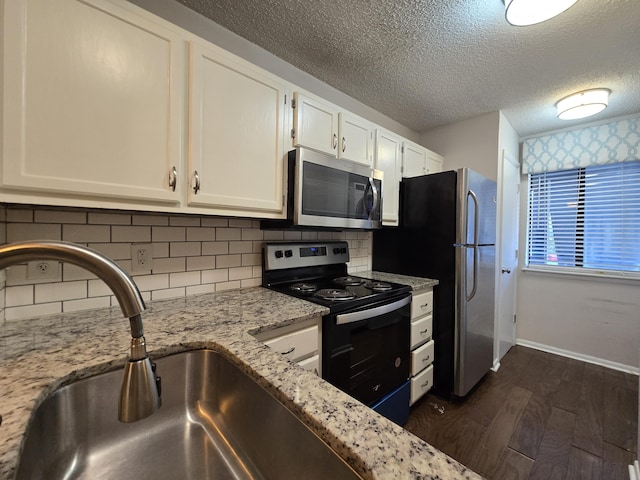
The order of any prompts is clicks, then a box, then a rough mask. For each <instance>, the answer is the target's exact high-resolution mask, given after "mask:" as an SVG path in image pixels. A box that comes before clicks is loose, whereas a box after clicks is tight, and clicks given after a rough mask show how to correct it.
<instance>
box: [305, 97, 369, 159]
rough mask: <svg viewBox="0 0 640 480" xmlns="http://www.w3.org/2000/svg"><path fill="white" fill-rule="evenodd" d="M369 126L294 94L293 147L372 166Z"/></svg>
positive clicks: (348, 114)
mask: <svg viewBox="0 0 640 480" xmlns="http://www.w3.org/2000/svg"><path fill="white" fill-rule="evenodd" d="M373 130H374V127H373V124H371V123H370V122H368V121H367V120H365V119H363V118H361V117H358V116H357V115H354V114H352V113H350V112H346V111H343V110H340V109H339V108H338V107H336V106H335V105H332V104H330V103H328V102H323V101H322V100H319V99H315V98H310V97H309V96H307V95H303V94H301V93H299V92H296V93H295V94H294V115H293V146H295V147H306V148H311V149H313V150H317V151H319V152H324V153H327V154H329V155H334V156H335V157H337V158H339V159H342V160H349V161H352V162H356V163H361V164H363V165H367V166H372V164H373Z"/></svg>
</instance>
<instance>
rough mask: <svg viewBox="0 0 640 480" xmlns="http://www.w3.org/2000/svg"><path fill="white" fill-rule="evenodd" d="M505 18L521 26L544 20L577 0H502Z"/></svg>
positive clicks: (557, 13)
mask: <svg viewBox="0 0 640 480" xmlns="http://www.w3.org/2000/svg"><path fill="white" fill-rule="evenodd" d="M503 1H504V7H505V10H506V11H505V18H506V19H507V22H509V23H510V24H511V25H515V26H518V27H522V26H525V25H533V24H535V23H540V22H544V21H545V20H549V19H550V18H551V17H555V16H556V15H560V14H561V13H562V12H564V11H565V10H566V9H568V8H569V7H570V6H571V5H573V4H574V3H576V1H577V0H503Z"/></svg>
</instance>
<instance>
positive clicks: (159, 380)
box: [151, 360, 162, 401]
mask: <svg viewBox="0 0 640 480" xmlns="http://www.w3.org/2000/svg"><path fill="white" fill-rule="evenodd" d="M157 368H158V365H156V362H154V361H153V360H151V371H152V372H153V375H154V376H155V377H156V389H157V390H158V397H160V401H162V377H161V376H160V375H156V370H157Z"/></svg>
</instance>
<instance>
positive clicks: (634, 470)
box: [629, 460, 640, 480]
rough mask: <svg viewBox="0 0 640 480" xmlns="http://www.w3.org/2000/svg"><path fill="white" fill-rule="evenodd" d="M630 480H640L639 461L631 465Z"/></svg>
mask: <svg viewBox="0 0 640 480" xmlns="http://www.w3.org/2000/svg"><path fill="white" fill-rule="evenodd" d="M629 480H640V464H638V460H636V461H635V462H633V465H629Z"/></svg>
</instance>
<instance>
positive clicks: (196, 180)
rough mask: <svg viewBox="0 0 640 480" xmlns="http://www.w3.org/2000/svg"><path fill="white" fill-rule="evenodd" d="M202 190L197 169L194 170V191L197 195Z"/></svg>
mask: <svg viewBox="0 0 640 480" xmlns="http://www.w3.org/2000/svg"><path fill="white" fill-rule="evenodd" d="M199 191H200V175H198V171H197V170H195V171H194V172H193V193H195V194H196V195H197V194H198V192H199Z"/></svg>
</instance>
